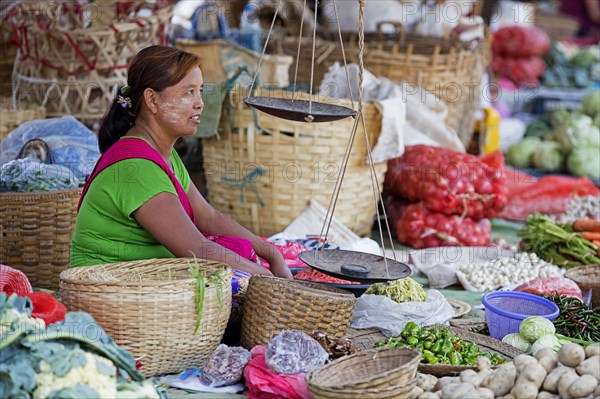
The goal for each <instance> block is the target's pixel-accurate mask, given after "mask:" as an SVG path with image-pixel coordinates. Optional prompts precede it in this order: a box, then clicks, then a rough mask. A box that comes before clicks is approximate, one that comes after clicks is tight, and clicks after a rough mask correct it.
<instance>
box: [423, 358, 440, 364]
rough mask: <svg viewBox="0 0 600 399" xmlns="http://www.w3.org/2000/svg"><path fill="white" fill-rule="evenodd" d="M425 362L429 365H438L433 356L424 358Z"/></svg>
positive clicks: (436, 359)
mask: <svg viewBox="0 0 600 399" xmlns="http://www.w3.org/2000/svg"><path fill="white" fill-rule="evenodd" d="M425 361H426V362H427V363H429V364H438V363H439V362H440V361H439V360H438V358H437V357H435V356H425Z"/></svg>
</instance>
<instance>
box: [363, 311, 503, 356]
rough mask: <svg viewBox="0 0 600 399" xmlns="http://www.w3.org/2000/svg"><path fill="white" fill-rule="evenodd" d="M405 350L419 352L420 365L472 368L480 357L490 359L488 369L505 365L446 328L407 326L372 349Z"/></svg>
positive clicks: (410, 323) (413, 324)
mask: <svg viewBox="0 0 600 399" xmlns="http://www.w3.org/2000/svg"><path fill="white" fill-rule="evenodd" d="M383 346H388V347H392V348H395V347H409V348H419V349H421V363H426V364H451V365H454V366H458V365H462V366H475V365H476V364H477V359H478V358H479V357H480V356H484V357H487V358H488V359H490V363H491V364H492V366H496V365H498V364H502V363H504V362H505V361H506V359H504V358H503V357H502V356H500V355H498V354H496V353H493V354H492V353H489V352H481V351H480V350H479V347H478V346H477V344H475V343H473V342H465V341H463V339H462V338H460V337H459V336H456V335H453V334H452V332H450V330H449V329H447V328H437V327H432V328H426V327H422V328H421V327H419V326H418V325H417V324H416V323H414V322H412V321H411V322H408V323H407V324H406V326H405V327H404V329H403V330H402V333H401V334H400V337H397V338H388V339H387V340H385V341H381V342H377V343H375V347H383Z"/></svg>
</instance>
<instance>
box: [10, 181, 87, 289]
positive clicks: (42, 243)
mask: <svg viewBox="0 0 600 399" xmlns="http://www.w3.org/2000/svg"><path fill="white" fill-rule="evenodd" d="M80 196H81V188H71V189H67V190H56V191H41V192H32V193H28V192H2V193H0V240H1V245H0V263H2V264H5V265H8V266H11V267H14V268H15V269H19V270H21V271H22V272H23V273H25V275H26V276H27V278H28V279H29V281H30V282H31V285H32V286H34V287H36V288H46V289H51V290H57V289H58V282H59V274H60V272H62V271H63V270H65V269H67V268H68V267H69V258H70V248H71V236H72V234H73V229H74V228H75V220H76V218H77V204H78V202H79V197H80Z"/></svg>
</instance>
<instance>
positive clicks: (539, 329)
mask: <svg viewBox="0 0 600 399" xmlns="http://www.w3.org/2000/svg"><path fill="white" fill-rule="evenodd" d="M519 332H520V333H521V335H522V336H523V338H525V339H526V340H527V341H529V342H535V341H537V339H538V338H539V337H541V336H542V335H546V334H554V333H555V332H556V328H554V324H552V322H551V321H550V320H548V319H546V318H545V317H542V316H531V317H528V318H526V319H525V320H523V321H522V322H521V324H519Z"/></svg>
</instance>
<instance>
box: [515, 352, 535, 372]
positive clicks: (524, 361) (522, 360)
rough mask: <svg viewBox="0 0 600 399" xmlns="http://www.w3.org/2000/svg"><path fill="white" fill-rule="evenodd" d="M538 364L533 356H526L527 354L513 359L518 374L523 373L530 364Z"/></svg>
mask: <svg viewBox="0 0 600 399" xmlns="http://www.w3.org/2000/svg"><path fill="white" fill-rule="evenodd" d="M534 362H535V363H537V360H536V358H535V357H533V356H531V355H526V354H524V353H523V354H521V355H517V357H515V358H514V359H513V363H514V364H515V367H516V368H517V371H518V372H521V370H523V368H524V367H525V366H526V365H528V364H530V363H534Z"/></svg>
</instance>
